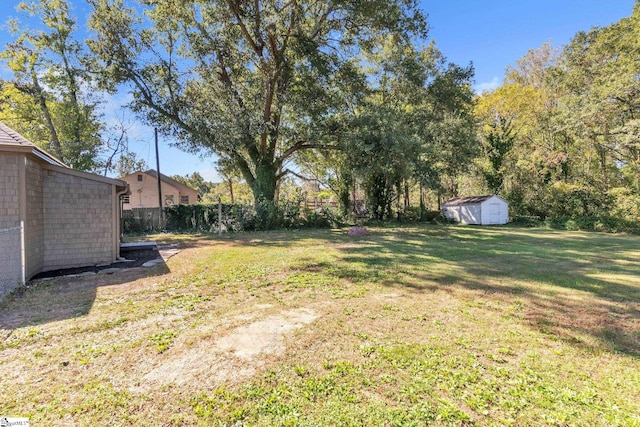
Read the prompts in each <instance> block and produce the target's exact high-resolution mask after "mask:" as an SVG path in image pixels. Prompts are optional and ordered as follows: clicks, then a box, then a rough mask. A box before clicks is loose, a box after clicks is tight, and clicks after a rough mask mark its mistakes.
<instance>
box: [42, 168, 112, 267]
mask: <svg viewBox="0 0 640 427" xmlns="http://www.w3.org/2000/svg"><path fill="white" fill-rule="evenodd" d="M44 173H46V174H47V176H46V177H45V180H44V194H43V200H44V236H45V238H44V267H43V270H44V271H47V270H54V269H56V268H72V267H80V266H87V265H94V264H101V263H108V262H112V261H114V260H115V258H116V254H115V253H114V250H113V241H112V240H113V227H114V224H113V220H114V214H113V208H114V204H113V200H112V186H111V185H109V184H105V183H100V182H96V181H90V180H86V179H82V178H79V177H74V176H71V175H67V174H64V173H60V172H56V171H45V172H44Z"/></svg>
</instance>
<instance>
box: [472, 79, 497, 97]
mask: <svg viewBox="0 0 640 427" xmlns="http://www.w3.org/2000/svg"><path fill="white" fill-rule="evenodd" d="M500 84H502V82H501V81H500V79H499V78H498V77H494V78H493V79H491V81H490V82H483V83H479V84H477V85H475V86H474V88H473V89H474V90H475V92H476V93H477V94H481V93H483V92H488V91H492V90H494V89H497V88H498V87H500Z"/></svg>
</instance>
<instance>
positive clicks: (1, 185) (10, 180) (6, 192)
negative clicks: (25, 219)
mask: <svg viewBox="0 0 640 427" xmlns="http://www.w3.org/2000/svg"><path fill="white" fill-rule="evenodd" d="M23 159H24V156H22V155H15V154H1V153H0V229H2V228H12V227H18V226H19V225H20V198H19V194H18V182H19V175H18V162H19V161H20V160H23Z"/></svg>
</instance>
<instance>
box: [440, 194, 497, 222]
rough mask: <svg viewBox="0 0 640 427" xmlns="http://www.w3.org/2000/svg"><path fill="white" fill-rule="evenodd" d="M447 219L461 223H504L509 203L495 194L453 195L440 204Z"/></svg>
mask: <svg viewBox="0 0 640 427" xmlns="http://www.w3.org/2000/svg"><path fill="white" fill-rule="evenodd" d="M441 209H442V213H443V214H444V216H445V217H446V218H447V219H450V220H453V221H456V222H461V223H463V224H480V225H490V224H506V223H507V222H509V203H507V202H506V201H505V200H504V199H502V198H500V197H498V196H495V195H487V196H473V197H454V198H453V199H449V200H447V201H446V202H444V203H443V204H442V206H441Z"/></svg>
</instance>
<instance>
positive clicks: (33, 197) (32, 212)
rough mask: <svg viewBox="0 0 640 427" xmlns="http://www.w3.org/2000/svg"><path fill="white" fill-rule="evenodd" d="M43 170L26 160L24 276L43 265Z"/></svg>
mask: <svg viewBox="0 0 640 427" xmlns="http://www.w3.org/2000/svg"><path fill="white" fill-rule="evenodd" d="M45 174H46V171H44V170H43V169H42V168H41V167H40V165H39V164H38V163H36V162H35V161H33V160H27V164H26V174H25V175H26V177H25V178H26V181H27V185H26V191H27V195H26V197H27V206H26V221H25V231H24V239H25V242H24V243H25V252H26V277H27V278H29V277H31V276H33V275H34V274H37V273H38V272H40V271H42V267H43V266H44V199H43V197H44V191H43V190H44V175H45Z"/></svg>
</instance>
